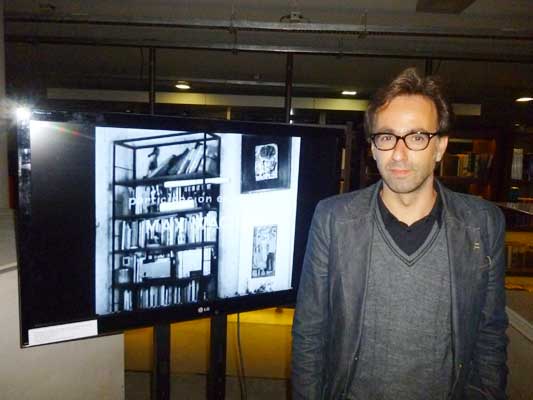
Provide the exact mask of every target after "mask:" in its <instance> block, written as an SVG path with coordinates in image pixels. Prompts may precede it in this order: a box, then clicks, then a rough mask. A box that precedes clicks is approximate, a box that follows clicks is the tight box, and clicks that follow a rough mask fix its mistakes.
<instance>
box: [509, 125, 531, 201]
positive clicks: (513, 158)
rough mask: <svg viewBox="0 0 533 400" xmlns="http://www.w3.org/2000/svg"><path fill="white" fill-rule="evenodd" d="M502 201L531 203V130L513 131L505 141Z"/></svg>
mask: <svg viewBox="0 0 533 400" xmlns="http://www.w3.org/2000/svg"><path fill="white" fill-rule="evenodd" d="M504 170H505V180H504V185H503V186H504V192H505V193H506V196H505V197H504V198H502V200H503V199H505V200H511V201H519V202H526V203H532V202H533V128H529V130H522V131H521V130H513V131H511V132H509V134H508V135H507V137H506V141H505V169H504Z"/></svg>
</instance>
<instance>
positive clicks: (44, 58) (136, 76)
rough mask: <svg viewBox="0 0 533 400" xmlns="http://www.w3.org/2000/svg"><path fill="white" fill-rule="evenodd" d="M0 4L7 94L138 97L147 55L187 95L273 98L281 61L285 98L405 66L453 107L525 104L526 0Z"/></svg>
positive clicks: (374, 79) (530, 39)
mask: <svg viewBox="0 0 533 400" xmlns="http://www.w3.org/2000/svg"><path fill="white" fill-rule="evenodd" d="M470 3H472V4H470ZM4 4H5V10H4V20H5V24H4V29H5V35H6V71H7V72H6V73H7V85H8V94H9V93H12V94H18V93H21V94H26V95H35V96H42V95H43V93H46V88H51V87H55V88H82V89H83V88H85V89H95V88H97V89H121V90H146V88H147V82H148V69H149V57H148V48H149V47H153V48H155V49H156V80H157V81H156V83H157V89H158V90H162V91H175V90H176V89H175V88H174V84H175V83H176V82H177V81H178V80H187V81H189V82H190V83H191V86H192V90H193V91H195V92H209V93H241V94H242V93H245V94H246V93H249V94H263V95H283V93H284V85H285V78H286V58H287V54H288V53H293V54H294V70H293V85H294V92H293V94H294V95H295V96H315V97H316V96H323V97H340V91H341V90H342V89H345V88H350V89H353V90H356V91H357V92H358V95H357V97H359V98H368V97H369V96H371V95H372V93H373V92H374V91H375V90H376V88H377V87H379V86H380V85H382V84H383V83H384V82H385V81H386V80H388V79H389V78H391V77H392V76H394V75H395V74H397V73H398V72H399V71H401V70H402V69H403V68H405V67H408V66H412V65H414V66H417V67H418V68H419V69H420V70H421V71H424V70H425V69H426V68H431V70H432V71H433V72H437V73H438V74H440V75H441V76H442V77H443V79H444V80H445V81H446V82H447V83H448V87H449V93H450V95H451V97H452V99H453V100H454V101H458V102H477V103H479V102H484V101H487V99H493V100H495V101H496V100H497V101H507V102H512V100H513V99H514V98H516V97H518V96H525V95H529V96H533V29H532V28H531V20H532V19H533V1H531V0H508V1H498V0H476V1H473V2H472V1H464V0H419V1H418V6H419V8H420V6H422V5H424V6H425V7H426V8H425V9H430V10H435V11H439V10H440V11H439V12H419V11H416V10H417V1H416V0H395V1H384V0H378V1H348V0H332V1H328V2H324V1H323V0H320V1H319V0H307V1H303V0H300V1H299V0H289V1H281V0H268V1H267V0H262V1H260V0H240V1H230V0H190V1H179V0H158V1H145V0H133V1H117V0H106V1H101V0H93V1H90V2H89V1H59V0H41V1H24V0H11V1H10V0H6V1H4ZM326 4H327V5H326ZM428 4H429V6H428ZM469 4H470V5H469ZM457 5H459V6H462V7H466V8H465V9H464V10H463V11H462V12H458V13H451V12H450V11H449V10H452V9H453V7H455V6H457ZM428 7H429V8H428ZM442 10H444V12H443V11H442ZM446 10H448V12H446Z"/></svg>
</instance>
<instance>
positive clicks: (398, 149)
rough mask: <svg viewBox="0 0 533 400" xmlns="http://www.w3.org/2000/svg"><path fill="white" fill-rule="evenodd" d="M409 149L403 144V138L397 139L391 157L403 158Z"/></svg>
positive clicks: (396, 159) (397, 159) (394, 158)
mask: <svg viewBox="0 0 533 400" xmlns="http://www.w3.org/2000/svg"><path fill="white" fill-rule="evenodd" d="M408 151H409V149H408V148H407V146H406V145H405V142H404V141H403V139H398V141H397V142H396V146H395V147H394V149H393V150H392V159H393V160H395V161H399V160H405V159H406V158H407V152H408Z"/></svg>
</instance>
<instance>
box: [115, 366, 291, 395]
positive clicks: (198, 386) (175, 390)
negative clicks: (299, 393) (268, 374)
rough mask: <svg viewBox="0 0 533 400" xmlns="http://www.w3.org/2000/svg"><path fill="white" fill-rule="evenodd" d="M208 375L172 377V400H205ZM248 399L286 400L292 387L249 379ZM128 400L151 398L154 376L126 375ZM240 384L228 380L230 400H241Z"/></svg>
mask: <svg viewBox="0 0 533 400" xmlns="http://www.w3.org/2000/svg"><path fill="white" fill-rule="evenodd" d="M205 388H206V377H205V375H172V376H171V381H170V398H171V399H172V400H205V398H206V393H205ZM246 388H247V394H248V397H247V398H248V400H283V399H287V398H288V393H287V391H288V384H287V381H286V380H284V379H261V378H247V380H246ZM125 393H126V396H125V400H149V399H150V374H149V373H147V372H126V376H125ZM240 399H241V395H240V390H239V381H238V380H237V378H236V377H227V378H226V400H240Z"/></svg>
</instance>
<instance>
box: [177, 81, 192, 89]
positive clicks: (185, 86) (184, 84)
mask: <svg viewBox="0 0 533 400" xmlns="http://www.w3.org/2000/svg"><path fill="white" fill-rule="evenodd" d="M176 87H177V88H178V89H181V90H189V89H190V88H191V86H190V85H189V84H188V83H187V82H185V81H178V83H177V84H176Z"/></svg>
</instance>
